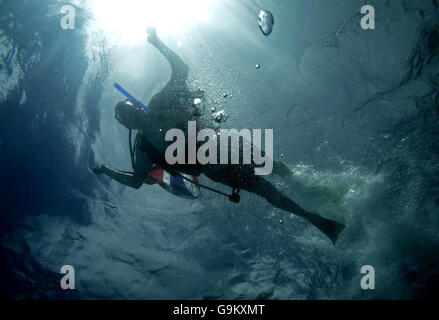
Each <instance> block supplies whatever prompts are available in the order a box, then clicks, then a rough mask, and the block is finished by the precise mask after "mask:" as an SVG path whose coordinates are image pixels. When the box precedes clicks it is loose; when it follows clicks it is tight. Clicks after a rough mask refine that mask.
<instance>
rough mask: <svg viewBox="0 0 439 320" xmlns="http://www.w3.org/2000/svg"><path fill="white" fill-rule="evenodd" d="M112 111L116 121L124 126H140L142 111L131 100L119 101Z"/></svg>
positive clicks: (134, 127)
mask: <svg viewBox="0 0 439 320" xmlns="http://www.w3.org/2000/svg"><path fill="white" fill-rule="evenodd" d="M114 112H115V118H116V119H117V121H119V123H120V124H122V125H124V126H125V127H126V128H128V129H140V128H142V125H143V121H142V119H143V114H144V111H143V110H142V109H141V108H140V107H136V106H135V105H134V104H133V103H132V102H131V101H129V100H125V101H121V102H119V103H118V104H117V105H116V107H115V110H114Z"/></svg>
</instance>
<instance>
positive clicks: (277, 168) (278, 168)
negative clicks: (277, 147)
mask: <svg viewBox="0 0 439 320" xmlns="http://www.w3.org/2000/svg"><path fill="white" fill-rule="evenodd" d="M273 174H274V175H277V176H280V177H282V178H288V177H291V176H292V175H293V174H294V172H293V170H291V169H290V168H289V167H288V166H287V165H286V164H285V163H283V162H282V161H278V160H274V161H273Z"/></svg>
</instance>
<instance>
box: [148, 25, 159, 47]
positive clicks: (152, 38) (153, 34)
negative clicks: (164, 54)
mask: <svg viewBox="0 0 439 320" xmlns="http://www.w3.org/2000/svg"><path fill="white" fill-rule="evenodd" d="M146 34H147V35H148V42H149V43H151V44H152V45H154V44H156V43H157V30H156V29H155V28H154V27H148V28H146Z"/></svg>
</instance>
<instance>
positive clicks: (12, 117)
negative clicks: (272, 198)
mask: <svg viewBox="0 0 439 320" xmlns="http://www.w3.org/2000/svg"><path fill="white" fill-rule="evenodd" d="M84 3H85V2H77V3H75V4H76V5H79V7H76V8H77V12H76V26H75V29H74V30H64V29H62V28H61V27H60V19H61V18H62V15H61V14H60V13H59V12H60V8H61V5H62V4H61V3H59V2H56V1H49V0H40V1H24V0H14V1H12V0H9V1H8V0H7V1H2V2H0V12H1V14H0V16H1V17H0V29H1V34H0V41H1V42H0V43H1V44H0V50H1V51H0V54H1V64H0V77H1V86H0V182H1V183H0V200H1V201H0V208H1V210H0V212H1V229H2V230H1V232H2V233H1V240H0V243H1V246H0V248H1V259H2V264H1V269H0V274H1V280H0V287H1V296H2V297H6V298H12V299H20V298H28V297H30V298H36V299H38V298H49V299H68V298H81V299H91V298H107V299H162V298H163V299H201V298H225V299H236V298H245V299H255V298H265V299H401V298H402V299H411V298H417V299H424V298H433V297H436V298H437V297H438V287H439V261H438V255H437V253H438V252H439V251H438V249H439V235H438V232H437V230H438V226H439V208H438V206H439V198H438V185H439V181H438V179H439V167H438V163H439V162H438V159H439V157H438V150H439V148H438V147H439V146H438V124H439V123H438V111H439V110H438V102H439V100H438V92H439V90H438V84H439V78H438V70H439V68H438V62H439V61H438V53H439V29H438V26H439V15H438V7H437V1H427V0H425V1H420V0H411V1H369V4H371V5H373V6H374V8H375V10H376V29H375V30H363V29H362V28H361V25H360V21H361V18H362V14H360V9H361V7H362V5H364V1H356V0H355V1H354V0H339V1H317V0H311V1H310V0H308V1H301V0H295V1H286V0H285V1H228V0H224V1H217V2H216V3H215V5H214V9H215V10H214V11H213V12H214V13H217V14H216V15H215V14H214V15H213V16H211V20H210V21H209V22H208V23H205V24H203V26H202V27H201V26H198V27H196V26H193V27H192V29H190V31H188V32H187V33H185V34H184V35H183V36H177V35H175V34H172V33H164V32H163V33H162V34H161V30H160V29H158V30H157V32H158V34H159V36H161V37H162V40H163V41H164V42H165V43H167V44H168V45H169V46H170V47H171V48H172V49H173V50H175V51H176V52H177V53H178V54H179V55H180V56H181V57H182V59H183V60H184V61H185V62H186V63H187V64H188V65H189V68H190V73H189V83H188V85H189V87H190V88H191V89H192V90H195V89H202V90H204V91H205V92H206V99H207V101H208V102H209V103H208V104H205V106H204V108H205V109H206V110H207V112H208V113H210V110H211V108H214V109H213V110H214V111H221V110H224V112H225V113H226V114H227V115H228V118H227V121H226V122H225V125H227V126H228V127H229V128H238V129H242V128H261V129H265V128H268V129H274V148H275V149H274V153H275V158H278V159H281V160H282V161H284V162H285V163H287V164H288V165H289V166H290V167H291V168H292V169H293V170H294V171H295V175H294V177H293V180H292V181H291V182H290V183H289V184H285V183H283V182H282V181H278V180H275V179H274V183H276V185H277V186H278V187H279V188H281V189H282V191H283V192H284V193H286V194H288V195H290V196H291V197H292V198H294V199H295V200H296V201H297V202H298V203H299V204H301V205H302V206H303V207H305V208H307V209H309V210H312V211H315V212H319V213H321V214H323V215H325V216H326V217H328V218H331V219H335V220H337V221H342V222H344V223H345V224H346V226H347V228H346V230H345V231H344V233H343V234H342V235H341V237H340V239H339V242H338V244H337V246H335V247H334V246H332V244H331V243H330V242H329V241H328V240H327V239H326V238H325V237H324V236H323V235H322V234H321V233H319V232H318V231H317V230H316V229H315V228H314V227H312V226H311V225H310V224H308V223H306V222H305V221H303V220H301V219H299V218H296V217H295V216H292V215H290V214H288V213H285V212H282V211H280V210H277V209H274V208H273V207H271V206H270V205H269V204H268V203H266V202H265V201H264V200H263V199H260V198H258V197H257V196H255V195H252V194H249V193H245V192H243V193H242V200H241V203H240V204H239V205H236V204H234V203H231V202H228V201H227V200H226V199H224V198H222V197H219V196H216V195H215V194H212V193H209V192H208V191H203V197H202V198H201V199H200V200H197V201H190V200H184V199H179V198H176V197H174V196H172V195H170V194H168V193H166V192H165V191H163V190H162V189H161V188H160V187H158V186H152V187H149V186H144V187H143V188H142V189H140V190H132V189H128V188H125V187H123V186H120V185H118V184H116V183H115V182H114V181H110V180H109V179H105V178H103V177H96V176H95V175H93V174H92V172H91V170H90V168H92V167H93V166H94V165H96V164H101V163H105V164H107V165H110V166H111V167H114V168H119V169H125V170H128V169H129V168H130V158H129V152H128V146H127V131H126V129H124V128H122V127H121V126H120V125H119V124H118V123H117V122H116V121H115V119H114V109H113V108H114V105H115V104H116V103H117V102H118V101H120V100H122V99H123V97H122V96H121V95H120V93H119V92H117V91H116V90H115V89H114V88H113V87H112V85H113V83H114V82H115V81H117V82H119V83H121V84H123V85H124V87H126V88H129V89H130V92H131V93H132V94H133V95H135V96H136V97H137V98H138V99H140V100H142V101H144V102H146V103H147V102H148V101H149V99H150V98H151V97H152V96H153V95H154V94H155V93H157V92H158V91H160V90H161V89H162V88H163V86H164V85H165V84H166V82H167V81H168V79H169V76H170V70H169V67H168V65H167V63H166V61H165V60H164V59H163V58H162V57H161V56H160V55H159V54H158V53H157V52H156V51H155V49H154V48H153V47H152V46H150V45H148V44H147V43H146V36H145V42H141V43H136V44H125V43H123V42H122V41H120V42H111V41H109V40H108V39H107V38H106V35H105V34H102V33H99V32H97V31H96V30H94V29H93V28H92V27H91V26H90V25H89V23H88V22H89V19H91V17H92V14H89V13H88V12H87V11H86V10H85V9H82V8H83V6H82V5H83V4H84ZM261 9H266V10H270V11H271V12H272V13H273V15H274V17H275V21H276V25H275V28H274V31H273V33H272V34H271V35H270V36H269V37H265V36H264V35H263V34H262V33H261V30H260V29H259V27H258V13H259V12H260V10H261ZM212 10H213V9H212ZM255 66H259V67H255ZM223 125H224V124H223ZM201 181H202V182H203V183H205V184H208V185H209V186H213V187H217V188H219V189H221V190H223V191H226V192H229V190H228V189H227V188H225V187H222V186H218V185H216V184H214V183H213V182H211V181H209V180H208V179H207V178H205V177H202V178H201ZM63 265H72V266H73V267H74V268H75V275H76V279H75V280H76V290H75V291H63V290H61V288H60V286H59V280H60V278H61V275H60V273H59V272H60V269H61V267H62V266H63ZM364 265H372V266H373V267H374V268H375V273H376V274H375V276H376V279H375V281H376V285H375V286H376V288H375V290H367V291H365V290H362V289H361V287H360V280H361V278H362V276H363V275H362V274H361V273H360V269H361V267H362V266H364Z"/></svg>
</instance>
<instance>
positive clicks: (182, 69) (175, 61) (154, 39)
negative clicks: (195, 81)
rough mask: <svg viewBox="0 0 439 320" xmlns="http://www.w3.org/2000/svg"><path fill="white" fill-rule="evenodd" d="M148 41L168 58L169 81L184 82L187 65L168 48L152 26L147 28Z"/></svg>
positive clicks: (187, 69) (187, 71)
mask: <svg viewBox="0 0 439 320" xmlns="http://www.w3.org/2000/svg"><path fill="white" fill-rule="evenodd" d="M148 41H149V43H151V44H152V45H153V46H154V47H156V48H157V50H159V51H160V53H161V54H162V55H163V56H164V57H165V58H166V60H168V62H169V64H170V65H171V70H172V76H171V81H170V82H180V84H186V79H187V76H188V73H189V67H188V66H187V65H186V63H184V62H183V60H181V58H180V57H179V56H178V55H177V54H176V53H175V52H174V51H172V50H171V49H169V48H168V47H167V46H166V45H165V44H164V43H163V42H162V41H161V40H160V39H159V37H158V36H157V34H156V31H155V29H154V28H148Z"/></svg>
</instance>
